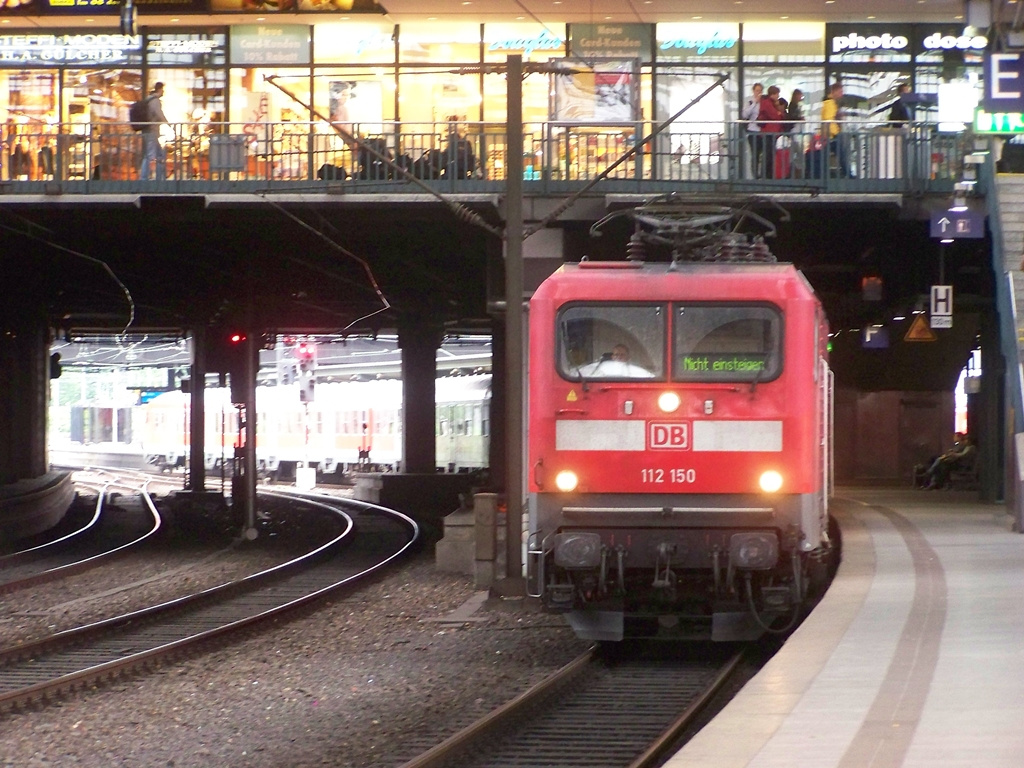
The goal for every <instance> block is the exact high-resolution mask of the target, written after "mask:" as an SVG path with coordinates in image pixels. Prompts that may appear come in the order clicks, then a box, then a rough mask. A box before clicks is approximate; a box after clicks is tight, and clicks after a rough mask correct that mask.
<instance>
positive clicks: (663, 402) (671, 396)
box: [658, 392, 681, 413]
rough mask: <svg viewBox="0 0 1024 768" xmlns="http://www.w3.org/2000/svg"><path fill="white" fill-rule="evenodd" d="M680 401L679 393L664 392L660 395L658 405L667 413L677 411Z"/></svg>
mask: <svg viewBox="0 0 1024 768" xmlns="http://www.w3.org/2000/svg"><path fill="white" fill-rule="evenodd" d="M680 402H681V401H680V399H679V395H677V394H676V393H675V392H662V393H661V394H660V395H658V407H659V408H661V410H663V411H664V412H665V413H675V411H676V410H677V409H678V408H679V404H680Z"/></svg>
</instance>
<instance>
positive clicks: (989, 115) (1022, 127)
mask: <svg viewBox="0 0 1024 768" xmlns="http://www.w3.org/2000/svg"><path fill="white" fill-rule="evenodd" d="M974 132H975V133H1024V113H1021V112H986V111H985V110H983V109H977V110H975V111H974Z"/></svg>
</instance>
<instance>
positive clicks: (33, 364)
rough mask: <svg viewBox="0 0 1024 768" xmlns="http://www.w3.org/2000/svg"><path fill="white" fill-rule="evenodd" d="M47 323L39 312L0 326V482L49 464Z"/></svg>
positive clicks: (36, 471)
mask: <svg viewBox="0 0 1024 768" xmlns="http://www.w3.org/2000/svg"><path fill="white" fill-rule="evenodd" d="M49 391H50V329H49V326H48V324H47V322H46V318H45V317H44V316H42V314H41V313H40V314H38V315H28V316H26V317H24V318H18V319H12V320H9V321H8V322H7V323H5V324H4V326H3V327H2V328H0V485H7V484H10V483H14V482H17V481H18V480H25V479H29V478H35V477H39V476H40V475H43V474H45V473H46V472H47V471H48V470H49V457H48V455H47V452H46V426H47V405H48V403H49Z"/></svg>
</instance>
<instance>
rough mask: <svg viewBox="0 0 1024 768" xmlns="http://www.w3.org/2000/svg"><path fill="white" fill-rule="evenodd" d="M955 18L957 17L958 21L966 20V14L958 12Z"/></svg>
mask: <svg viewBox="0 0 1024 768" xmlns="http://www.w3.org/2000/svg"><path fill="white" fill-rule="evenodd" d="M953 18H954V19H956V20H957V21H963V20H964V15H963V14H962V13H958V14H957V15H956V16H954V17H953Z"/></svg>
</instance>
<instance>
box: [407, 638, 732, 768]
mask: <svg viewBox="0 0 1024 768" xmlns="http://www.w3.org/2000/svg"><path fill="white" fill-rule="evenodd" d="M742 657H743V652H742V651H737V650H736V648H735V647H723V646H722V645H705V644H687V645H684V646H676V645H668V644H662V645H660V646H659V645H650V644H642V645H634V644H625V645H623V646H622V647H621V648H611V647H597V646H595V647H593V648H591V649H590V651H588V652H587V653H585V654H584V655H583V656H581V657H579V658H578V659H576V660H575V661H573V662H571V663H570V664H568V665H567V666H565V667H564V668H562V669H561V670H560V671H559V672H557V673H556V674H554V675H552V676H551V677H549V678H548V679H547V680H545V681H543V682H541V683H540V684H538V685H537V686H535V687H534V688H532V689H530V690H529V691H527V692H526V693H524V694H523V695H521V696H519V697H518V698H516V699H514V700H513V701H511V702H509V703H508V704H506V705H505V706H504V707H501V708H499V709H498V710H495V711H494V712H492V713H491V714H490V715H488V716H486V717H484V718H483V719H481V720H480V721H478V722H477V723H475V724H473V725H471V726H469V727H468V728H466V729H464V730H463V731H461V732H460V733H458V734H456V735H455V736H453V737H451V738H450V739H448V740H446V741H445V742H443V743H441V744H439V745H437V746H435V747H432V748H431V749H429V750H427V751H426V752H424V753H423V754H422V755H420V756H419V757H417V758H415V759H414V760H411V761H409V762H407V763H406V764H405V765H404V766H402V768H442V766H443V768H550V767H551V766H559V767H560V768H572V766H581V768H582V767H583V766H585V767H586V768H627V767H628V768H649V767H650V766H654V765H657V764H658V763H657V761H658V760H659V759H660V758H662V757H663V756H664V754H665V753H666V751H667V750H668V749H669V748H670V747H671V746H672V745H673V743H675V740H676V739H677V738H678V737H679V735H680V734H682V733H683V732H684V731H685V730H686V729H687V728H688V727H689V726H690V725H691V724H692V722H693V721H694V719H695V718H696V717H697V716H698V715H699V714H700V713H701V711H702V709H703V707H704V706H705V705H706V704H707V702H708V701H710V700H711V698H712V697H713V696H714V695H715V694H716V692H718V691H719V690H720V689H721V688H722V686H723V685H724V684H725V683H726V682H727V681H728V680H729V678H730V676H731V675H733V674H734V673H735V671H736V669H737V667H738V666H739V665H740V662H741V660H742Z"/></svg>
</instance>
